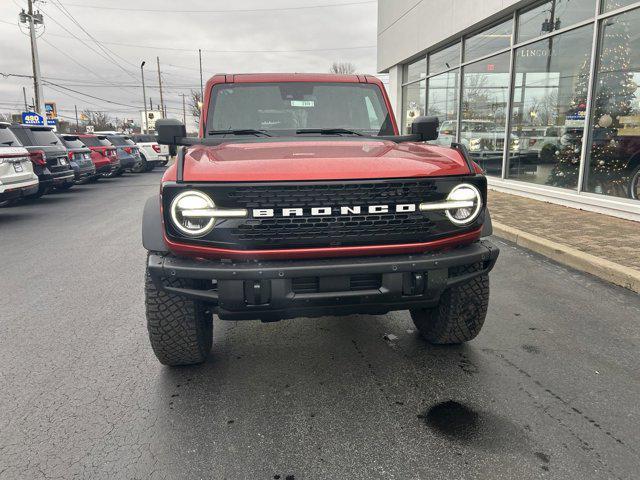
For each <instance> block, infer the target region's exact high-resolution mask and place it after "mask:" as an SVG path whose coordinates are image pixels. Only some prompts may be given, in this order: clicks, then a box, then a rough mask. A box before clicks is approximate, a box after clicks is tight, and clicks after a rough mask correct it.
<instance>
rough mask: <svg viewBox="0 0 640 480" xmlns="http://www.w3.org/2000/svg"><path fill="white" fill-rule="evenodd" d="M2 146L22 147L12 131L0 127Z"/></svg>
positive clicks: (0, 143) (0, 142)
mask: <svg viewBox="0 0 640 480" xmlns="http://www.w3.org/2000/svg"><path fill="white" fill-rule="evenodd" d="M0 145H6V146H9V147H16V146H20V142H19V141H18V139H17V138H16V136H15V135H14V134H13V132H11V130H9V129H8V128H5V127H0Z"/></svg>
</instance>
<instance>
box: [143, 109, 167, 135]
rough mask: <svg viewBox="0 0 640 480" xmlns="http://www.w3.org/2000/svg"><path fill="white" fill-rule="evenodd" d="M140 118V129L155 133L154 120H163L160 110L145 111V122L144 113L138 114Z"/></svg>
mask: <svg viewBox="0 0 640 480" xmlns="http://www.w3.org/2000/svg"><path fill="white" fill-rule="evenodd" d="M140 118H141V120H142V129H143V130H144V129H145V128H148V129H149V130H150V131H155V129H156V120H159V119H161V118H163V115H162V112H161V111H160V110H147V120H146V122H145V117H144V112H140Z"/></svg>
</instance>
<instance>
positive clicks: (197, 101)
mask: <svg viewBox="0 0 640 480" xmlns="http://www.w3.org/2000/svg"><path fill="white" fill-rule="evenodd" d="M187 104H188V105H189V112H191V115H192V116H193V118H194V119H195V121H196V125H197V126H200V114H201V113H202V96H201V95H200V90H191V93H190V94H189V99H188V100H187Z"/></svg>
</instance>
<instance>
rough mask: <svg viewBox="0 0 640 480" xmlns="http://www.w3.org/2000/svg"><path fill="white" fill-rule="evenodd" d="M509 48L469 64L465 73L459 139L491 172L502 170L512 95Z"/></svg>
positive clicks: (490, 173)
mask: <svg viewBox="0 0 640 480" xmlns="http://www.w3.org/2000/svg"><path fill="white" fill-rule="evenodd" d="M510 59H511V54H510V53H509V52H507V53H503V54H500V55H496V56H495V57H491V58H488V59H486V60H481V61H480V62H476V63H473V64H471V65H467V66H466V67H464V69H463V74H462V122H461V125H460V143H462V144H464V145H466V147H467V149H468V150H469V153H470V154H471V157H472V158H473V160H475V161H476V162H477V163H478V164H479V165H480V166H481V167H482V168H483V169H484V170H485V171H486V172H487V174H488V175H497V176H500V175H501V174H502V158H503V157H504V138H505V129H506V121H507V102H508V98H509V80H510V78H509V63H510Z"/></svg>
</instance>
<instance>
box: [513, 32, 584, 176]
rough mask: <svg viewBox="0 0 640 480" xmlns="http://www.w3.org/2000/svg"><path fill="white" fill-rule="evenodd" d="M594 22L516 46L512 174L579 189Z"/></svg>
mask: <svg viewBox="0 0 640 480" xmlns="http://www.w3.org/2000/svg"><path fill="white" fill-rule="evenodd" d="M592 39H593V26H591V25H589V26H586V27H582V28H579V29H577V30H572V31H570V32H566V33H563V34H562V35H559V36H556V37H551V38H549V39H546V40H541V41H539V42H537V43H533V44H531V45H527V46H525V47H521V48H518V49H517V50H516V51H515V56H516V57H515V89H514V98H513V104H512V105H513V108H512V116H511V144H512V145H515V146H514V149H513V150H512V151H511V153H510V155H509V162H508V163H509V170H508V177H509V178H515V179H518V180H522V181H527V182H532V183H537V184H546V185H553V186H556V187H564V188H571V189H576V188H577V186H578V174H579V168H580V156H581V149H582V136H583V134H584V129H585V121H586V118H585V113H586V109H587V91H588V88H589V68H590V58H591V43H592Z"/></svg>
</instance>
